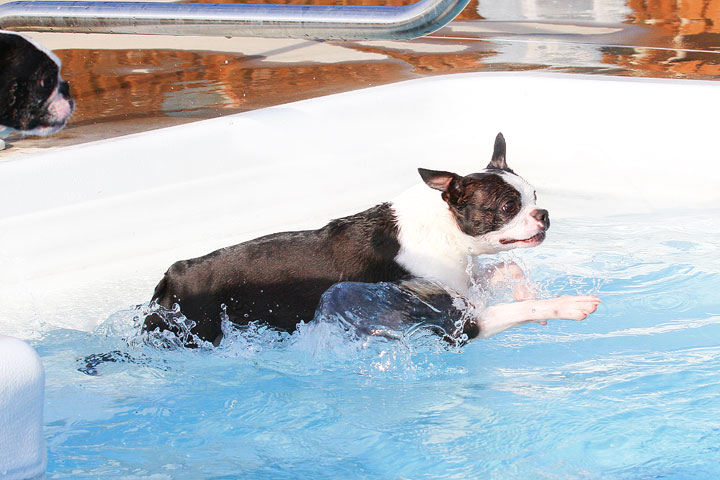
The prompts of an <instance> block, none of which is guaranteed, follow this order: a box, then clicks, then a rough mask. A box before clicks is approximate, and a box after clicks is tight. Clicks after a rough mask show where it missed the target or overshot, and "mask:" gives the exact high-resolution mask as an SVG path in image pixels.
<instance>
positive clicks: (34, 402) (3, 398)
mask: <svg viewBox="0 0 720 480" xmlns="http://www.w3.org/2000/svg"><path fill="white" fill-rule="evenodd" d="M44 395H45V371H44V369H43V366H42V363H41V362H40V357H38V354H37V353H36V352H35V350H33V348H32V347H30V346H29V345H28V344H27V343H25V342H23V341H21V340H18V339H17V338H13V337H6V336H4V335H0V478H3V479H4V480H29V479H39V478H43V477H44V475H45V467H46V465H47V454H46V451H45V440H44V438H43V429H42V420H43V397H44Z"/></svg>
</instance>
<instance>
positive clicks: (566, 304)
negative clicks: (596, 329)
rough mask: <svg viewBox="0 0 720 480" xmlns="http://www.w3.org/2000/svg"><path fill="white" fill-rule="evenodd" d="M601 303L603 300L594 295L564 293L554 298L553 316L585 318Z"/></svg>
mask: <svg viewBox="0 0 720 480" xmlns="http://www.w3.org/2000/svg"><path fill="white" fill-rule="evenodd" d="M600 303H601V300H600V299H599V298H598V297H596V296H594V295H578V296H576V295H563V296H562V297H557V298H553V299H552V304H551V308H552V313H551V316H552V317H553V318H560V319H563V320H585V319H586V318H587V316H588V315H590V314H591V313H593V312H595V310H597V307H598V305H600Z"/></svg>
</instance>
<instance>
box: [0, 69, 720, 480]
mask: <svg viewBox="0 0 720 480" xmlns="http://www.w3.org/2000/svg"><path fill="white" fill-rule="evenodd" d="M715 87H716V86H715V85H713V84H711V83H709V82H689V83H680V82H665V81H642V80H622V79H613V80H608V79H599V78H593V79H589V78H585V77H577V76H575V77H568V76H561V75H558V76H552V75H537V74H529V75H517V74H513V75H504V74H496V75H457V76H451V77H446V78H435V79H429V80H421V81H414V82H405V83H400V84H397V85H393V86H389V87H381V88H376V89H368V90H365V91H359V92H353V93H351V94H344V95H338V96H332V97H327V98H323V99H317V100H313V101H307V102H300V103H296V104H290V105H284V106H282V107H275V108H272V109H267V110H262V111H257V112H252V113H250V114H243V115H240V116H234V117H226V118H222V119H216V120H210V121H207V122H200V123H198V124H194V125H190V126H188V125H186V126H181V127H174V128H170V129H166V130H162V131H159V132H149V133H147V134H140V135H135V136H129V137H126V138H122V139H117V140H111V141H104V142H97V143H93V144H88V145H84V146H79V147H71V148H67V149H60V150H57V151H55V152H53V153H51V154H47V155H38V156H35V157H29V158H25V159H23V160H22V161H16V162H4V163H0V173H2V175H0V227H1V230H0V231H2V242H1V243H0V258H1V259H2V261H3V267H4V268H3V269H2V271H0V283H1V285H2V288H0V305H2V311H1V312H0V328H2V330H3V332H4V333H8V334H11V335H15V336H18V337H20V338H23V339H26V340H28V341H30V342H31V343H32V345H33V346H35V347H36V349H37V350H38V352H39V353H40V355H41V357H42V359H43V363H44V365H45V368H46V375H47V391H46V398H47V401H46V410H45V422H46V438H47V445H48V453H49V464H48V477H49V478H148V477H149V478H248V477H252V478H307V477H311V478H318V477H319V478H328V477H347V478H378V477H382V478H438V477H439V478H442V477H448V478H452V477H455V478H473V477H488V476H493V477H496V478H523V477H539V478H552V477H560V478H599V477H602V478H608V477H609V478H638V477H639V478H645V477H652V476H665V477H669V478H688V477H692V478H714V477H716V476H717V473H718V472H717V467H716V466H715V465H717V464H718V462H717V460H718V456H719V455H718V451H717V447H716V444H717V435H718V433H717V432H718V429H717V421H716V420H715V418H717V416H718V415H717V413H718V412H717V408H718V407H717V405H716V402H715V401H714V398H715V397H716V396H717V393H718V389H719V388H720V387H718V385H720V383H719V382H718V376H717V374H716V371H717V370H718V369H717V353H718V350H717V346H716V344H717V340H716V339H717V338H718V329H717V321H718V314H719V313H718V310H719V308H718V306H719V305H718V300H717V295H716V293H715V292H717V288H718V278H719V277H718V268H719V265H718V259H717V257H718V256H717V247H718V243H717V238H718V230H719V229H720V226H718V222H717V220H716V219H717V214H718V213H719V212H718V211H717V207H716V206H717V203H716V202H717V200H718V196H719V195H720V194H719V193H718V191H717V189H716V185H717V167H716V166H715V164H714V161H713V159H712V156H711V155H710V154H709V153H708V152H713V151H714V135H715V124H714V123H713V122H712V121H711V120H712V116H711V115H712V112H715V111H718V108H717V107H718V105H717V103H719V101H718V100H717V95H715V90H714V89H715ZM646 98H652V99H655V100H656V101H653V102H645V103H641V104H638V103H637V100H638V99H646ZM377 105H383V106H384V108H385V110H384V111H383V114H382V115H379V114H378V113H377ZM421 106H422V108H421ZM689 106H692V110H689V109H688V107H689ZM681 107H682V108H681ZM487 112H493V113H492V114H488V113H487ZM338 119H342V121H339V120H338ZM448 119H452V122H450V123H449V120H448ZM677 119H680V120H677ZM498 130H502V131H503V133H504V134H505V136H506V138H507V139H508V145H509V148H508V161H509V163H510V165H511V166H512V167H513V169H515V171H516V172H518V173H519V174H521V175H522V176H524V177H525V178H527V179H528V180H529V181H530V182H531V183H533V184H534V185H535V186H536V187H538V196H539V200H540V205H542V206H543V207H546V208H548V209H549V210H550V214H551V217H552V218H553V225H552V228H551V229H550V232H549V237H548V239H547V241H546V243H545V244H543V245H542V246H541V247H539V248H537V249H533V250H532V251H523V252H522V254H518V255H517V257H513V258H517V259H519V260H520V261H521V262H522V263H524V264H525V265H526V268H527V270H528V271H529V272H530V274H531V276H532V277H533V279H534V280H535V281H537V282H539V284H540V285H541V286H542V287H543V292H546V294H548V295H549V294H553V295H557V294H561V293H574V292H575V291H576V290H579V291H581V292H584V293H596V294H598V295H599V296H601V297H602V298H603V305H602V306H601V307H600V310H599V311H598V312H597V313H595V314H593V315H592V316H591V317H590V318H589V319H588V320H587V321H585V322H580V323H574V322H564V323H561V322H552V323H550V325H548V326H547V327H541V326H534V325H528V326H524V327H520V328H518V329H516V330H511V331H509V332H506V333H504V334H502V335H500V336H498V337H495V338H492V339H489V340H478V341H475V342H472V343H470V344H469V345H467V346H465V347H463V348H462V349H448V348H447V346H446V345H444V344H441V343H439V342H438V341H437V339H434V338H432V337H423V336H413V337H411V338H407V339H404V340H403V341H399V342H386V341H382V340H381V339H372V340H370V341H369V342H368V343H367V344H366V343H365V342H356V341H351V340H349V339H347V338H345V337H343V336H342V335H340V334H339V333H338V332H337V331H334V330H333V329H332V328H331V327H328V326H325V325H323V326H315V327H313V326H312V325H307V326H305V327H304V328H303V329H301V331H300V332H299V333H298V334H296V335H294V336H291V337H281V336H278V335H277V334H273V333H272V332H268V331H264V330H262V329H260V330H258V331H252V332H250V333H248V334H245V335H240V336H235V337H233V338H232V341H231V342H228V343H227V344H225V345H224V346H221V348H220V349H218V350H217V351H213V352H207V351H186V350H158V349H153V348H148V347H147V346H145V345H143V344H142V342H135V341H131V345H128V344H127V342H126V341H125V340H123V337H127V338H130V339H131V340H132V339H133V338H135V337H133V336H132V329H131V328H129V327H131V326H132V325H131V324H132V321H133V316H134V314H135V312H134V311H133V310H132V307H133V306H134V305H136V304H139V303H142V302H144V301H146V300H148V297H149V296H150V294H151V292H152V288H153V286H154V284H155V283H156V282H157V281H158V279H159V278H160V276H161V275H162V272H163V271H164V269H165V268H167V266H168V265H169V264H170V263H171V262H172V261H174V260H176V259H178V258H188V257H191V256H194V255H197V254H201V253H204V252H207V251H210V250H212V249H214V248H217V247H219V246H223V245H228V244H231V243H235V242H237V241H241V240H244V239H247V238H251V237H254V236H257V235H260V234H262V233H265V232H269V231H276V230H279V229H298V228H307V227H313V226H317V225H320V224H322V223H323V222H324V221H326V220H327V219H328V218H332V217H337V216H339V215H342V214H346V213H350V212H353V211H358V210H360V209H361V208H364V207H366V206H369V205H372V204H373V203H377V202H380V201H383V200H386V199H388V198H391V197H392V196H393V195H395V194H396V193H398V192H400V191H402V190H403V189H405V188H407V187H408V186H409V185H412V184H414V183H416V182H417V181H418V179H417V178H416V173H415V168H416V167H418V166H422V167H428V168H437V169H446V170H455V171H458V172H461V173H467V172H470V171H473V170H477V169H478V167H477V164H478V163H479V164H480V168H481V167H482V166H484V165H485V164H486V163H487V158H488V156H489V155H490V152H489V151H487V150H485V147H486V146H487V145H488V143H489V141H490V140H491V139H492V138H493V137H494V135H495V134H496V133H497V131H498ZM208 152H212V153H213V155H209V154H208ZM138 172H141V173H140V174H139V173H138ZM348 179H351V181H348ZM349 183H350V184H351V186H352V188H349V186H348V185H349ZM271 189H272V190H271ZM269 192H270V193H272V202H268V201H266V199H267V198H268V193H269ZM328 199H331V201H328ZM109 318H110V319H111V320H110V322H111V323H109V324H108V323H105V324H103V325H104V326H103V327H101V330H99V331H98V330H96V327H97V326H98V324H101V323H102V322H106V321H107V320H108V319H109ZM109 325H111V326H112V327H113V328H108V326H109ZM106 333H107V335H106ZM116 350H118V351H120V355H117V357H116V358H117V359H119V360H131V361H116V362H104V363H100V364H97V365H94V366H93V368H95V370H96V372H92V370H91V369H88V365H87V362H85V361H84V360H82V359H83V358H84V357H85V356H87V355H93V354H104V353H108V352H113V351H116ZM82 370H85V371H86V372H88V373H97V375H88V374H87V373H84V372H83V371H82Z"/></svg>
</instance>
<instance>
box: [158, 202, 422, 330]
mask: <svg viewBox="0 0 720 480" xmlns="http://www.w3.org/2000/svg"><path fill="white" fill-rule="evenodd" d="M397 228H398V227H397V223H396V221H395V219H394V216H393V212H392V209H391V207H390V205H389V204H387V203H385V204H381V205H378V206H376V207H373V208H371V209H369V210H366V211H364V212H361V213H358V214H356V215H352V216H349V217H344V218H340V219H337V220H333V221H332V222H330V223H329V224H327V225H326V226H325V227H323V228H321V229H319V230H313V231H302V232H284V233H276V234H272V235H268V236H265V237H261V238H258V239H255V240H251V241H248V242H245V243H241V244H239V245H234V246H232V247H227V248H223V249H220V250H217V251H215V252H212V253H210V254H208V255H205V256H203V257H199V258H195V259H191V260H181V261H179V262H176V263H175V264H173V265H172V266H171V267H170V268H169V269H168V271H167V272H166V273H165V276H164V277H163V279H162V280H161V281H160V283H159V284H158V286H157V287H156V289H155V293H154V295H153V299H154V300H155V301H156V302H157V303H158V304H160V305H161V306H163V307H165V308H168V309H170V308H171V307H172V306H173V305H174V304H177V305H178V306H179V307H180V310H181V312H182V313H183V315H185V316H186V317H187V318H189V319H192V321H194V322H195V323H196V326H195V327H194V328H193V333H195V334H196V335H198V336H199V337H200V338H201V339H203V340H206V341H210V342H214V341H216V340H217V339H218V338H219V337H220V335H221V333H222V332H221V327H220V318H221V316H222V313H223V306H224V309H225V313H226V314H227V315H228V318H229V320H230V321H232V322H233V323H236V324H247V323H248V322H252V321H260V322H263V323H267V324H269V325H272V326H273V327H275V328H278V329H281V330H285V331H293V330H295V327H296V325H297V324H298V323H299V322H300V321H301V320H305V321H310V320H312V318H313V315H314V313H315V308H316V307H317V305H318V302H319V300H320V297H321V296H322V294H323V293H324V292H325V291H326V290H327V289H328V288H330V287H331V286H332V285H333V284H335V283H338V282H342V281H353V282H383V281H385V282H392V281H396V280H399V279H402V278H405V277H407V275H408V272H407V271H406V270H405V269H404V268H402V267H401V266H400V265H398V264H397V263H396V262H395V257H396V256H397V254H398V251H399V249H400V244H399V243H398V239H397V236H398V231H397ZM144 328H145V330H154V329H156V328H160V329H161V330H163V329H168V328H169V329H171V330H172V326H171V325H167V323H166V320H165V319H163V318H162V317H161V316H160V315H153V316H151V317H148V319H147V320H146V323H145V327H144Z"/></svg>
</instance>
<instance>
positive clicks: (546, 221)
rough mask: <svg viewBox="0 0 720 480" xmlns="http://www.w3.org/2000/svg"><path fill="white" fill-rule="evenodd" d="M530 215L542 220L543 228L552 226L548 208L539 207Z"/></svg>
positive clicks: (539, 220)
mask: <svg viewBox="0 0 720 480" xmlns="http://www.w3.org/2000/svg"><path fill="white" fill-rule="evenodd" d="M530 216H531V217H533V218H534V219H535V220H537V221H538V222H540V224H541V225H542V228H543V230H547V229H548V228H550V214H549V213H548V211H547V210H544V209H541V208H538V209H537V210H533V212H532V213H531V214H530Z"/></svg>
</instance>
